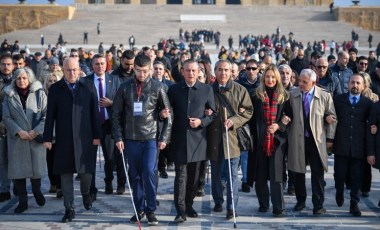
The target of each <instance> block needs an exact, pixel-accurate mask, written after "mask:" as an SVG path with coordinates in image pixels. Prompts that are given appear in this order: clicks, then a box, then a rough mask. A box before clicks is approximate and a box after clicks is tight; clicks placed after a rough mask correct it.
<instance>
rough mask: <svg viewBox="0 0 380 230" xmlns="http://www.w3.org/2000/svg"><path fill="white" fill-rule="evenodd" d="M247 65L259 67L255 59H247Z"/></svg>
mask: <svg viewBox="0 0 380 230" xmlns="http://www.w3.org/2000/svg"><path fill="white" fill-rule="evenodd" d="M246 64H247V65H249V64H256V65H259V63H258V62H257V61H256V59H249V60H248V61H247V63H246Z"/></svg>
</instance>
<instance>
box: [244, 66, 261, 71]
mask: <svg viewBox="0 0 380 230" xmlns="http://www.w3.org/2000/svg"><path fill="white" fill-rule="evenodd" d="M245 69H246V70H248V71H251V70H252V71H256V70H257V69H258V68H257V67H245Z"/></svg>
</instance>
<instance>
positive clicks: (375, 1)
mask: <svg viewBox="0 0 380 230" xmlns="http://www.w3.org/2000/svg"><path fill="white" fill-rule="evenodd" d="M74 2H75V1H74V0H56V3H57V4H59V5H71V4H74ZM2 3H5V4H17V3H18V0H0V4H2ZM26 3H28V4H47V3H48V1H47V0H26ZM350 5H352V1H351V0H335V6H350ZM360 5H362V6H380V1H379V0H361V2H360Z"/></svg>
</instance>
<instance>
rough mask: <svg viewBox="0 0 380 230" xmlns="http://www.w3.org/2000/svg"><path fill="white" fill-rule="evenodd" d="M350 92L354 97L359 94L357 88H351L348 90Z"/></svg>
mask: <svg viewBox="0 0 380 230" xmlns="http://www.w3.org/2000/svg"><path fill="white" fill-rule="evenodd" d="M350 92H351V93H352V94H354V95H357V94H360V93H359V89H358V88H352V89H351V90H350Z"/></svg>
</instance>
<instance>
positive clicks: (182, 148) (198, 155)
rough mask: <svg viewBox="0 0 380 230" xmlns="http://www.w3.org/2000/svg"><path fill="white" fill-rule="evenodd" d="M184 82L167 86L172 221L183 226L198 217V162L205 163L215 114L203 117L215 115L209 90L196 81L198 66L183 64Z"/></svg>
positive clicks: (210, 90)
mask: <svg viewBox="0 0 380 230" xmlns="http://www.w3.org/2000/svg"><path fill="white" fill-rule="evenodd" d="M182 71H183V72H182V74H183V76H184V81H182V82H180V83H178V84H175V85H172V86H170V88H169V90H168V96H169V100H170V104H171V106H172V108H173V116H174V121H173V126H172V135H171V148H170V151H171V153H172V154H171V155H172V159H173V161H174V164H175V180H174V203H175V207H176V210H177V216H176V218H175V220H174V221H176V222H183V221H185V220H186V215H187V216H188V217H193V218H194V217H197V216H198V214H197V212H196V211H195V210H194V209H193V199H194V197H195V194H196V190H197V186H198V177H199V166H200V162H201V161H204V160H206V150H207V141H206V127H207V126H208V125H209V124H210V123H211V122H212V121H213V120H214V119H215V116H216V113H215V112H213V113H212V114H211V115H205V113H204V111H205V110H206V109H211V110H212V111H215V99H214V94H213V90H212V88H211V86H209V85H206V84H203V83H201V82H199V81H197V78H198V71H199V66H198V63H197V62H196V61H195V60H193V59H189V60H186V61H185V62H184V65H183V70H182Z"/></svg>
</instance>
